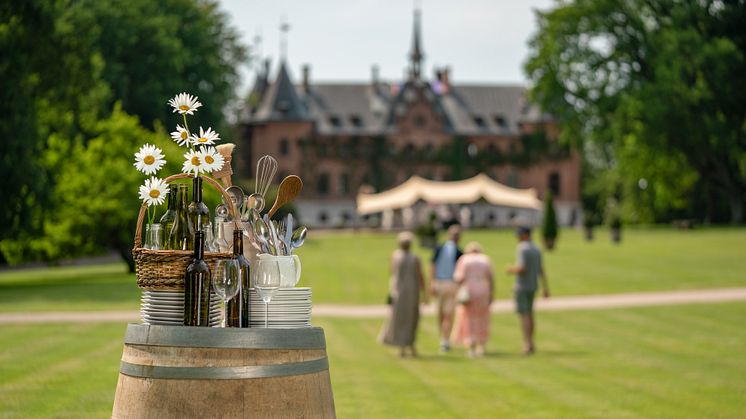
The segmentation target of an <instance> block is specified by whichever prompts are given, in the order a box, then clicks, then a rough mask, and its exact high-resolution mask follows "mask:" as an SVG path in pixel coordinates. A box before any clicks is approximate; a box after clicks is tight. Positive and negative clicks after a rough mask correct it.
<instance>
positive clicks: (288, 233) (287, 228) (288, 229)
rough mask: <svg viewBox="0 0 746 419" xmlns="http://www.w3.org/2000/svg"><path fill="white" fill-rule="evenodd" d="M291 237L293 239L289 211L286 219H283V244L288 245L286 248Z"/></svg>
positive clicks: (291, 220) (290, 213)
mask: <svg viewBox="0 0 746 419" xmlns="http://www.w3.org/2000/svg"><path fill="white" fill-rule="evenodd" d="M292 239H293V213H292V212H289V213H288V216H287V220H286V221H285V244H287V245H288V248H289V247H290V243H291V242H292ZM288 250H290V249H288Z"/></svg>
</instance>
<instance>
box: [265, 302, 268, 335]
mask: <svg viewBox="0 0 746 419" xmlns="http://www.w3.org/2000/svg"><path fill="white" fill-rule="evenodd" d="M268 319H269V303H266V302H265V303H264V328H265V329H266V328H267V320H268Z"/></svg>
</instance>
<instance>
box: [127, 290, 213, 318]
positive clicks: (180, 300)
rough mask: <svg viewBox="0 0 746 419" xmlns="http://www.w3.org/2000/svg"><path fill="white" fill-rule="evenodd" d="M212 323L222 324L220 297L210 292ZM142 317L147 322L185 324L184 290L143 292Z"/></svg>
mask: <svg viewBox="0 0 746 419" xmlns="http://www.w3.org/2000/svg"><path fill="white" fill-rule="evenodd" d="M210 300H211V302H210V325H211V326H216V325H219V324H220V320H221V317H220V298H218V296H217V295H215V294H214V293H210ZM140 317H141V318H142V322H143V323H145V324H159V325H169V326H183V325H184V291H150V290H145V291H143V292H142V300H141V304H140Z"/></svg>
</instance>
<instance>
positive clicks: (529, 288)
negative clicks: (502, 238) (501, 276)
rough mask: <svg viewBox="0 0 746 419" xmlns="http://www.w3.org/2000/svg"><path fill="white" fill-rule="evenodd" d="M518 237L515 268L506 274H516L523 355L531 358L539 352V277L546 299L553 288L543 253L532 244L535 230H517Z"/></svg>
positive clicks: (515, 289) (511, 268)
mask: <svg viewBox="0 0 746 419" xmlns="http://www.w3.org/2000/svg"><path fill="white" fill-rule="evenodd" d="M516 237H517V238H518V247H517V249H516V263H515V265H513V266H508V267H507V268H506V269H505V272H506V273H508V274H515V275H516V281H515V286H514V287H513V291H514V293H515V306H516V312H517V313H518V316H519V317H520V320H521V330H522V331H523V353H524V354H526V355H530V354H532V353H534V351H535V350H536V348H535V346H534V295H535V294H536V290H537V289H538V287H539V281H538V280H539V278H541V288H542V291H543V294H544V298H549V287H548V286H547V276H546V273H545V272H544V264H543V263H542V258H541V251H540V250H539V248H538V247H536V245H535V244H534V243H533V242H532V241H531V229H530V228H528V227H519V228H518V230H517V231H516Z"/></svg>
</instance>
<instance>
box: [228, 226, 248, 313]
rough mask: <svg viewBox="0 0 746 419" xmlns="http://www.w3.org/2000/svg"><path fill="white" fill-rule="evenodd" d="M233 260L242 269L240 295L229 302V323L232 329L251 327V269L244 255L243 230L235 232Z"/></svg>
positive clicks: (239, 286) (239, 285)
mask: <svg viewBox="0 0 746 419" xmlns="http://www.w3.org/2000/svg"><path fill="white" fill-rule="evenodd" d="M233 259H235V260H237V261H238V266H239V267H240V268H241V281H240V282H239V284H238V294H236V296H235V297H233V298H232V299H231V300H230V301H228V306H227V307H226V313H227V316H228V322H227V323H228V326H230V327H249V313H251V311H250V307H249V304H250V302H249V288H251V279H250V278H251V268H250V266H249V261H248V260H247V259H246V256H244V255H243V230H233Z"/></svg>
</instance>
